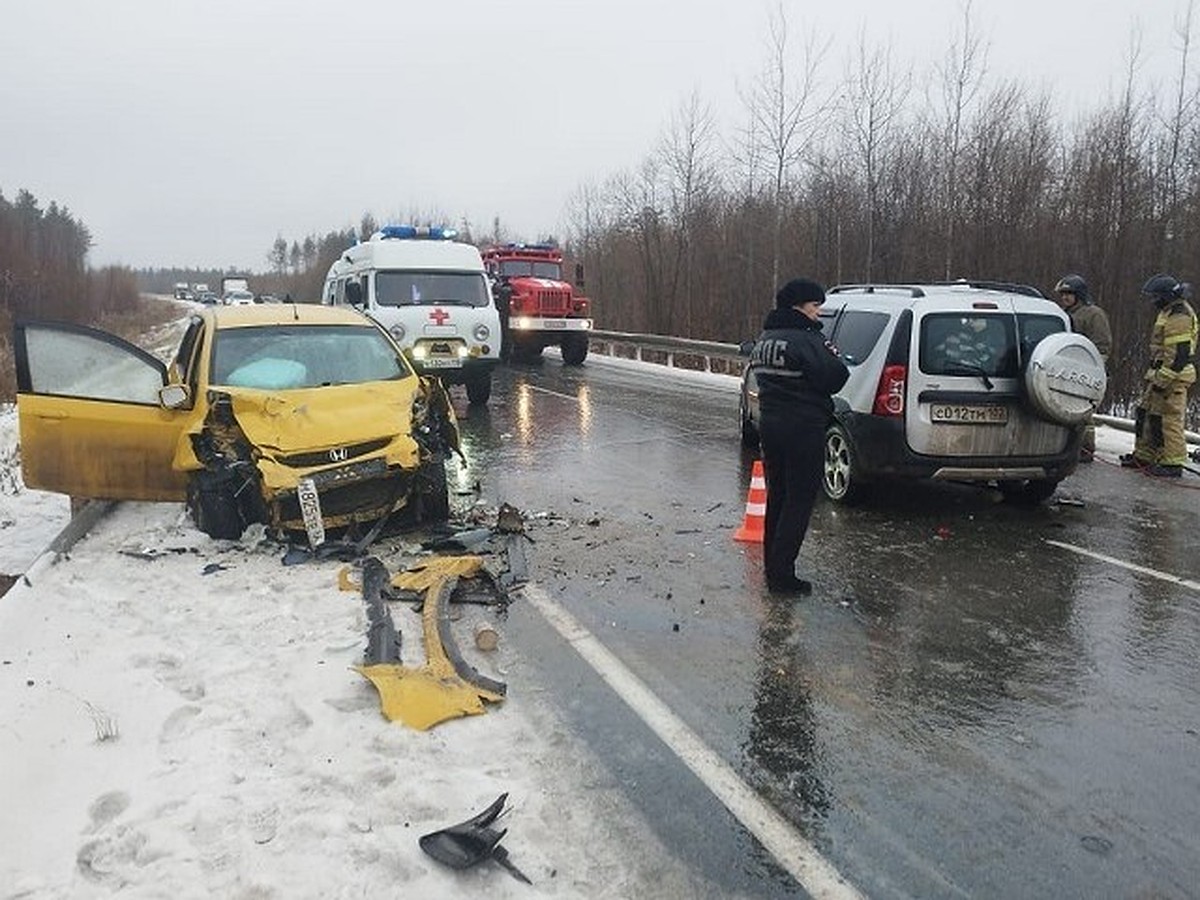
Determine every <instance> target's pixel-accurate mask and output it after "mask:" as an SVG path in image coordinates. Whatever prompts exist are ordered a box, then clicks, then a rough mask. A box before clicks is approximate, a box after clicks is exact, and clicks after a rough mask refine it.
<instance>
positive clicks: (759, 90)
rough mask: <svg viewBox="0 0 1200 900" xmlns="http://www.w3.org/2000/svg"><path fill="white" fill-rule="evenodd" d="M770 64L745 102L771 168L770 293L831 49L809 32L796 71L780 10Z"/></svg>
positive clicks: (820, 109)
mask: <svg viewBox="0 0 1200 900" xmlns="http://www.w3.org/2000/svg"><path fill="white" fill-rule="evenodd" d="M768 29H769V37H768V45H767V62H766V65H765V67H764V69H763V71H762V73H761V74H760V75H759V77H758V79H757V80H756V81H755V83H754V86H753V87H752V88H751V90H750V93H749V96H748V97H745V98H744V100H745V102H746V105H747V110H748V112H749V115H750V118H751V120H752V123H753V125H752V128H751V132H752V133H753V134H754V135H755V136H756V137H757V139H758V140H761V141H762V142H763V144H762V147H763V155H764V156H765V157H766V161H767V162H768V163H769V164H770V166H771V170H770V177H771V195H772V203H773V206H774V214H775V221H774V228H773V234H772V251H771V292H772V293H774V292H775V290H776V289H778V287H779V259H780V254H781V242H782V235H783V215H784V206H785V204H784V193H785V191H786V190H787V187H788V182H789V179H790V177H791V174H792V170H793V169H794V168H795V166H796V164H797V163H798V162H800V161H801V160H802V159H804V157H805V155H806V154H807V153H809V151H810V149H811V145H812V135H813V134H814V132H815V131H816V128H817V124H818V123H819V122H820V121H821V119H822V118H823V117H824V116H825V115H826V113H827V112H828V110H829V107H830V103H831V101H830V100H829V98H827V97H824V98H823V97H822V96H821V95H820V94H819V89H820V84H819V81H818V76H819V73H820V68H821V63H822V60H823V58H824V56H825V52H826V50H827V49H828V46H829V45H828V42H826V43H825V44H823V45H822V44H821V43H820V42H819V40H818V38H817V35H816V33H815V32H809V33H808V35H807V36H806V38H805V41H804V45H803V47H802V49H801V51H800V58H799V66H798V71H797V67H795V66H793V64H792V59H791V56H790V52H791V51H790V49H789V47H788V21H787V16H786V15H785V13H784V11H783V7H782V5H781V6H779V7H778V8H777V9H776V11H775V13H774V14H773V15H772V16H771V19H770V22H769V25H768Z"/></svg>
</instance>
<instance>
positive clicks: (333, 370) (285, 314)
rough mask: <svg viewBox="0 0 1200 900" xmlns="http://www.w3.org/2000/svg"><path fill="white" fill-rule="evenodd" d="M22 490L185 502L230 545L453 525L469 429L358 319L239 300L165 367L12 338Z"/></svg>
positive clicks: (380, 332) (80, 332)
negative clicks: (292, 535)
mask: <svg viewBox="0 0 1200 900" xmlns="http://www.w3.org/2000/svg"><path fill="white" fill-rule="evenodd" d="M14 338H15V340H14V348H15V350H16V361H17V409H18V414H19V418H20V429H21V469H22V474H23V476H24V479H25V483H26V485H28V486H29V487H31V488H39V489H41V490H48V491H58V492H61V493H64V494H70V495H72V496H75V497H89V498H98V499H107V500H163V501H184V502H186V503H187V507H188V510H189V512H190V514H191V516H192V517H193V518H194V519H195V522H196V525H197V526H198V527H199V528H200V529H201V530H202V531H204V532H206V533H207V534H209V535H211V536H213V537H217V538H236V537H238V536H239V535H241V533H242V532H243V530H244V529H245V527H246V526H247V525H249V524H250V523H253V522H262V523H264V524H265V525H266V526H267V527H268V528H269V529H270V530H272V531H273V532H274V533H276V534H280V535H282V534H284V533H288V532H305V533H307V535H308V539H309V542H310V543H311V544H312V545H313V546H314V547H315V546H318V545H320V544H321V543H323V542H324V540H325V534H326V529H331V530H332V529H339V530H340V531H342V533H345V534H353V533H354V532H356V531H357V530H359V529H361V528H362V527H363V526H365V525H368V524H370V525H377V524H379V523H380V520H381V519H385V518H387V517H391V516H392V515H393V514H398V513H404V514H405V516H403V517H402V516H398V517H397V518H398V519H400V518H409V519H411V520H413V521H438V520H444V519H446V518H447V516H448V514H449V497H448V493H447V486H446V457H447V456H448V455H449V454H450V453H451V452H453V451H456V450H458V429H457V425H456V422H455V418H454V412H453V409H452V408H451V406H450V403H449V399H448V398H447V396H446V392H445V389H444V388H443V387H442V386H441V384H440V382H438V381H437V380H436V379H430V378H424V377H421V376H419V375H417V374H416V373H415V372H414V371H413V369H412V367H411V366H410V365H409V364H408V362H407V361H406V360H405V358H404V355H403V353H402V352H401V351H400V349H399V348H398V347H397V346H396V344H395V342H394V341H393V340H392V337H391V336H390V335H389V334H388V333H387V332H386V331H385V330H384V329H383V328H381V327H380V326H379V325H378V324H376V323H375V322H374V321H373V320H371V319H369V318H367V317H366V316H364V315H362V314H361V313H358V312H356V311H353V310H349V309H341V308H331V307H324V306H315V305H314V306H309V305H304V304H287V305H270V306H240V307H239V306H230V307H215V308H210V309H204V310H202V311H200V312H197V313H196V314H195V315H193V316H192V318H191V320H190V321H189V323H188V325H187V329H186V331H185V332H184V335H183V339H182V340H181V342H180V345H179V349H178V352H177V353H176V354H175V357H174V359H173V360H172V361H171V363H170V365H169V366H168V365H167V364H165V363H163V362H162V361H160V360H159V359H158V358H157V357H155V356H154V355H152V354H151V353H148V352H147V351H145V350H142V349H139V348H138V347H135V346H133V345H132V344H129V343H127V342H126V341H123V340H121V339H120V338H118V337H116V336H114V335H111V334H108V333H106V332H103V331H97V330H95V329H90V328H84V327H81V326H74V325H64V324H52V323H40V322H19V323H17V325H16V326H15V329H14Z"/></svg>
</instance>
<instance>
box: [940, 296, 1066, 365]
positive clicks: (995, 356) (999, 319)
mask: <svg viewBox="0 0 1200 900" xmlns="http://www.w3.org/2000/svg"><path fill="white" fill-rule="evenodd" d="M1017 329H1019V330H1020V347H1021V352H1020V353H1019V354H1018V352H1017V343H1018V339H1017ZM1065 330H1066V329H1065V326H1064V324H1063V322H1062V320H1061V319H1059V318H1057V317H1055V316H1043V315H1036V314H1028V313H1026V314H1018V315H1017V316H1016V317H1015V318H1014V317H1013V316H1012V315H1009V314H1007V313H979V312H970V313H930V314H929V315H927V316H925V317H924V318H922V319H921V346H920V366H921V371H922V372H924V373H926V374H927V375H971V374H987V375H994V376H996V377H1000V378H1015V377H1017V375H1018V374H1020V366H1021V363H1022V361H1023V360H1024V359H1025V358H1026V357H1027V356H1028V355H1029V351H1030V350H1032V349H1033V347H1034V345H1036V344H1037V343H1038V342H1039V341H1040V340H1041V339H1042V338H1044V337H1046V336H1047V335H1049V334H1054V333H1055V332H1059V331H1065Z"/></svg>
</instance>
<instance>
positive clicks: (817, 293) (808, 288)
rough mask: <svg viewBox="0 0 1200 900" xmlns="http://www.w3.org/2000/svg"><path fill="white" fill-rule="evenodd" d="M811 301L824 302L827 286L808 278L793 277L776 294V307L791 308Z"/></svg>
mask: <svg viewBox="0 0 1200 900" xmlns="http://www.w3.org/2000/svg"><path fill="white" fill-rule="evenodd" d="M809 302H812V303H824V302H825V288H823V287H821V285H819V284H817V283H816V282H815V281H810V280H809V279H807V278H793V279H792V280H791V281H789V282H788V283H787V284H785V285H784V286H783V287H781V288H780V289H779V293H778V294H776V295H775V308H776V309H790V308H791V307H793V306H799V305H800V304H801V303H809Z"/></svg>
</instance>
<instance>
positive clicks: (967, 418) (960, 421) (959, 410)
mask: <svg viewBox="0 0 1200 900" xmlns="http://www.w3.org/2000/svg"><path fill="white" fill-rule="evenodd" d="M929 418H930V420H931V421H932V422H933V423H934V424H935V425H1004V424H1007V422H1008V407H1007V406H999V405H997V404H987V405H976V404H963V403H934V404H933V405H932V406H930V407H929Z"/></svg>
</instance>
